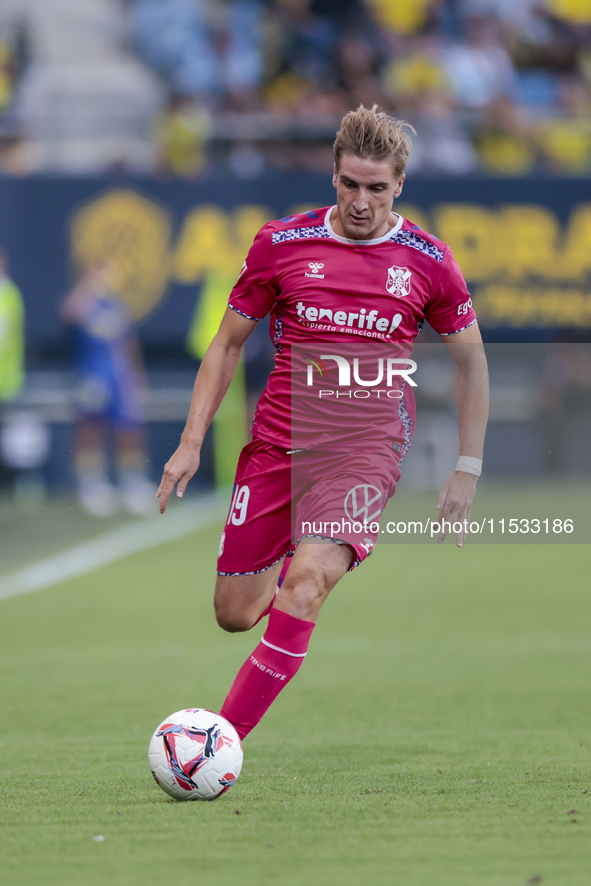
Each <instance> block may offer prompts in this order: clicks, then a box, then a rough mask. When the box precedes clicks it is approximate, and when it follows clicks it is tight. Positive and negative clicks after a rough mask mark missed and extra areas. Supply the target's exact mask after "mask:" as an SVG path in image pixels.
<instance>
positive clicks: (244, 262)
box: [238, 259, 246, 280]
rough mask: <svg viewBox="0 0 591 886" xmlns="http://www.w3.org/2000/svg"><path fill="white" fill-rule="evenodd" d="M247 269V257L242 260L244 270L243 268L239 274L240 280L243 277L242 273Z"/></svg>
mask: <svg viewBox="0 0 591 886" xmlns="http://www.w3.org/2000/svg"><path fill="white" fill-rule="evenodd" d="M245 270H246V259H244V261H243V262H242V270H241V271H240V273H239V274H238V279H239V280H240V278H241V277H242V275H243V274H244V272H245Z"/></svg>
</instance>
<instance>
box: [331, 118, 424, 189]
mask: <svg viewBox="0 0 591 886" xmlns="http://www.w3.org/2000/svg"><path fill="white" fill-rule="evenodd" d="M410 132H412V133H413V134H414V135H416V132H415V130H414V129H413V128H412V126H411V125H410V123H405V122H404V120H396V119H395V118H394V117H389V116H388V115H387V114H385V113H384V111H381V110H380V108H379V107H378V106H377V105H374V106H373V107H372V108H371V109H369V108H365V107H364V106H363V105H359V107H358V108H357V110H356V111H349V113H348V114H346V115H345V116H344V117H343V119H342V121H341V128H340V129H339V131H338V132H337V137H336V139H335V143H334V162H335V165H336V168H337V170H338V168H339V163H340V160H341V157H342V155H343V154H344V153H349V154H353V155H354V156H356V157H363V158H368V159H372V160H388V159H389V158H390V157H391V158H392V169H393V172H394V178H396V179H399V178H400V176H401V175H402V173H403V172H404V170H405V169H406V164H407V163H408V157H409V154H410V149H411V147H412V141H411V138H410V134H409V133H410Z"/></svg>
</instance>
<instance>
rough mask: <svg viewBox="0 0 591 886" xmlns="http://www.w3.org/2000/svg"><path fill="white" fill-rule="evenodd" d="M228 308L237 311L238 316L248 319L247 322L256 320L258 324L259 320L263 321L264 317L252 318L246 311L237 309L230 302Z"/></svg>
mask: <svg viewBox="0 0 591 886" xmlns="http://www.w3.org/2000/svg"><path fill="white" fill-rule="evenodd" d="M228 307H229V308H232V310H233V311H236V313H237V314H240V316H241V317H246V319H247V320H254V321H255V323H258V322H259V320H262V319H263V318H262V317H251V316H250V314H245V313H244V311H239V310H238V308H235V307H234V305H231V304H230V302H228Z"/></svg>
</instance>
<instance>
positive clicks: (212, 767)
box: [148, 708, 243, 800]
mask: <svg viewBox="0 0 591 886" xmlns="http://www.w3.org/2000/svg"><path fill="white" fill-rule="evenodd" d="M242 756H243V755H242V744H241V742H240V738H239V737H238V733H237V732H236V730H235V729H234V727H233V726H232V724H231V723H229V722H228V720H226V719H224V717H220V715H219V714H214V713H212V712H211V711H206V710H204V708H187V710H184V711H177V712H176V713H174V714H171V715H170V717H167V718H166V719H165V720H163V721H162V723H161V724H160V725H159V726H158V728H157V729H156V731H155V732H154V735H153V736H152V739H151V741H150V747H149V749H148V760H149V762H150V769H151V770H152V775H153V776H154V778H155V780H156V784H158V785H159V786H160V787H161V788H162V790H163V791H165V793H167V794H169V795H170V796H171V797H174V798H175V799H176V800H215V799H216V798H217V797H219V796H221V795H222V794H224V793H225V792H226V791H227V790H228V789H229V788H231V787H232V785H233V784H234V782H235V781H236V779H237V778H238V776H239V775H240V770H241V769H242Z"/></svg>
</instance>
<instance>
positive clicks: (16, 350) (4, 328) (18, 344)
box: [0, 247, 25, 403]
mask: <svg viewBox="0 0 591 886" xmlns="http://www.w3.org/2000/svg"><path fill="white" fill-rule="evenodd" d="M24 380H25V309H24V305H23V300H22V297H21V294H20V292H19V289H18V287H17V286H16V284H15V283H13V282H12V280H11V279H10V277H9V276H8V260H7V258H6V253H5V252H4V250H3V249H2V247H0V403H1V402H2V401H8V400H13V399H14V398H15V397H16V396H17V395H18V393H19V391H20V389H21V388H22V386H23V382H24Z"/></svg>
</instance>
